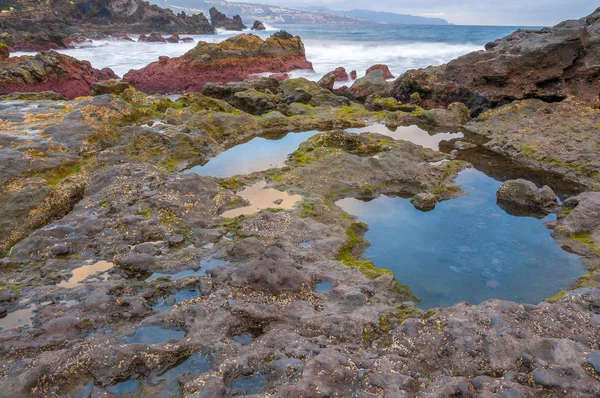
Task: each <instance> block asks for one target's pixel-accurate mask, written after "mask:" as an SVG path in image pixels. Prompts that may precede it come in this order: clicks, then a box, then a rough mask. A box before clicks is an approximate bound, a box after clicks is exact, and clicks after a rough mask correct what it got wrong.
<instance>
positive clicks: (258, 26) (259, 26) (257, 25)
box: [250, 21, 267, 30]
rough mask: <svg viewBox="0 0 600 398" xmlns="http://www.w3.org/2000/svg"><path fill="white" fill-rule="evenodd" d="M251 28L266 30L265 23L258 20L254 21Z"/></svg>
mask: <svg viewBox="0 0 600 398" xmlns="http://www.w3.org/2000/svg"><path fill="white" fill-rule="evenodd" d="M250 29H252V30H266V29H267V28H265V25H264V24H263V23H262V22H260V21H254V25H252V27H251V28H250Z"/></svg>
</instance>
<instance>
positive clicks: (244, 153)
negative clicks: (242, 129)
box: [184, 131, 318, 178]
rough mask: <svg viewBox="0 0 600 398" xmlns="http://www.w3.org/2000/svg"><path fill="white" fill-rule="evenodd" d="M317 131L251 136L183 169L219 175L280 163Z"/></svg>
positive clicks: (223, 175)
mask: <svg viewBox="0 0 600 398" xmlns="http://www.w3.org/2000/svg"><path fill="white" fill-rule="evenodd" d="M317 133H318V131H307V132H304V133H289V134H287V135H286V136H284V137H281V136H279V137H274V138H272V139H271V138H265V137H255V138H253V139H252V140H250V141H248V142H246V143H243V144H239V145H236V146H234V147H233V148H230V149H227V150H226V151H224V152H222V153H220V154H219V155H218V156H216V157H214V158H212V159H210V160H209V161H208V163H206V164H205V165H203V166H195V167H192V168H190V169H188V170H186V171H185V172H184V173H186V174H189V173H196V174H199V175H203V176H211V177H219V178H223V177H231V176H234V175H237V174H250V173H253V172H255V171H263V170H268V169H269V168H273V167H283V166H284V165H285V161H286V160H287V156H288V154H290V153H292V152H294V151H295V150H296V149H298V146H299V145H300V144H301V143H303V142H304V141H306V140H308V139H309V138H310V137H312V136H313V135H315V134H317Z"/></svg>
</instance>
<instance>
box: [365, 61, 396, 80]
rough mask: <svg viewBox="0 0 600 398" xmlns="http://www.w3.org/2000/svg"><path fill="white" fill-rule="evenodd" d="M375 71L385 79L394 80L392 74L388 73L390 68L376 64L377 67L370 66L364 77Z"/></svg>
mask: <svg viewBox="0 0 600 398" xmlns="http://www.w3.org/2000/svg"><path fill="white" fill-rule="evenodd" d="M376 69H377V70H380V71H382V72H383V77H385V78H386V79H393V78H394V75H393V74H392V72H390V68H388V66H387V65H383V64H377V65H373V66H371V67H370V68H369V69H367V73H365V76H366V75H368V74H369V73H370V72H372V71H374V70H376Z"/></svg>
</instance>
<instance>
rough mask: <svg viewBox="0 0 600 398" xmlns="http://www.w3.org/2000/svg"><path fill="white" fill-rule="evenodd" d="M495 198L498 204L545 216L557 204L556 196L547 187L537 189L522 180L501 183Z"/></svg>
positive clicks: (532, 184)
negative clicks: (505, 204) (537, 212)
mask: <svg viewBox="0 0 600 398" xmlns="http://www.w3.org/2000/svg"><path fill="white" fill-rule="evenodd" d="M496 198H497V199H498V201H499V202H504V203H508V204H511V205H513V206H517V207H519V208H524V209H529V210H533V211H539V212H541V213H546V214H547V213H549V212H551V211H552V210H553V209H554V207H555V206H556V204H557V200H556V194H555V193H554V192H553V191H552V189H551V188H550V187H549V186H547V185H545V186H544V187H542V188H538V187H537V186H536V185H535V184H534V183H533V182H531V181H527V180H522V179H519V180H509V181H506V182H505V183H503V184H502V185H501V186H500V188H499V189H498V192H496Z"/></svg>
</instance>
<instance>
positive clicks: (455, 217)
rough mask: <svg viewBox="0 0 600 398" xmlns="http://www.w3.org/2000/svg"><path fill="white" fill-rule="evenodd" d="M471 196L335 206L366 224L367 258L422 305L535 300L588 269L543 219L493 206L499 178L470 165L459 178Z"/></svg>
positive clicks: (385, 199)
mask: <svg viewBox="0 0 600 398" xmlns="http://www.w3.org/2000/svg"><path fill="white" fill-rule="evenodd" d="M456 183H457V184H459V185H461V186H462V188H463V190H465V191H467V192H468V195H466V196H463V197H460V198H457V199H452V200H448V201H445V202H442V203H439V204H438V205H437V207H436V209H435V210H433V211H431V212H421V211H418V210H416V209H415V208H414V207H413V206H412V204H411V203H410V201H409V200H408V199H402V198H392V197H386V196H382V197H380V198H378V199H375V200H373V201H371V202H361V201H359V200H357V199H351V198H348V199H343V200H341V201H339V202H337V204H338V205H339V206H340V207H341V208H342V209H344V210H345V211H347V212H348V213H350V214H353V215H355V216H357V217H358V219H359V220H360V221H363V222H365V223H367V224H368V225H369V231H368V232H367V233H366V234H365V238H366V239H368V240H369V242H370V243H371V247H369V248H368V249H367V250H366V251H365V253H364V255H365V257H366V258H367V259H368V260H371V261H373V262H374V263H375V265H376V266H377V267H381V268H387V269H390V270H392V271H393V272H394V275H395V276H396V278H397V279H398V281H400V282H401V283H405V284H407V285H408V286H409V287H410V289H411V290H412V291H413V293H415V294H416V295H417V296H418V297H420V298H421V299H422V300H423V301H422V302H421V303H420V306H421V307H423V308H429V307H434V306H449V305H452V304H455V303H458V302H461V301H467V302H469V303H472V304H477V303H480V302H482V301H485V300H488V299H492V298H495V299H506V300H512V301H517V302H521V303H532V304H537V303H539V302H540V301H542V300H543V299H545V298H547V297H551V296H553V295H554V294H556V293H557V292H559V291H560V290H562V289H563V288H565V287H566V286H567V285H568V284H570V283H572V282H574V281H576V280H577V278H578V277H580V276H581V275H582V274H583V273H585V267H584V266H583V265H582V264H581V262H580V261H579V257H578V256H577V255H575V254H571V253H568V252H566V251H564V250H562V249H561V248H560V246H559V245H558V244H557V243H556V241H554V239H553V238H552V237H551V236H550V230H548V229H547V228H546V227H545V226H544V224H543V223H544V222H546V221H550V220H553V219H555V216H554V215H549V216H547V217H546V218H545V219H543V220H538V219H536V218H533V217H515V216H511V215H509V214H507V213H506V212H505V211H504V210H502V209H501V208H500V207H498V206H497V204H496V196H495V193H496V190H497V189H498V187H499V186H500V184H501V183H500V182H499V181H497V180H494V179H492V178H490V177H488V176H486V175H485V174H484V173H482V172H481V171H477V170H475V169H467V170H464V171H462V172H461V173H460V175H459V176H458V177H457V178H456Z"/></svg>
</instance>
